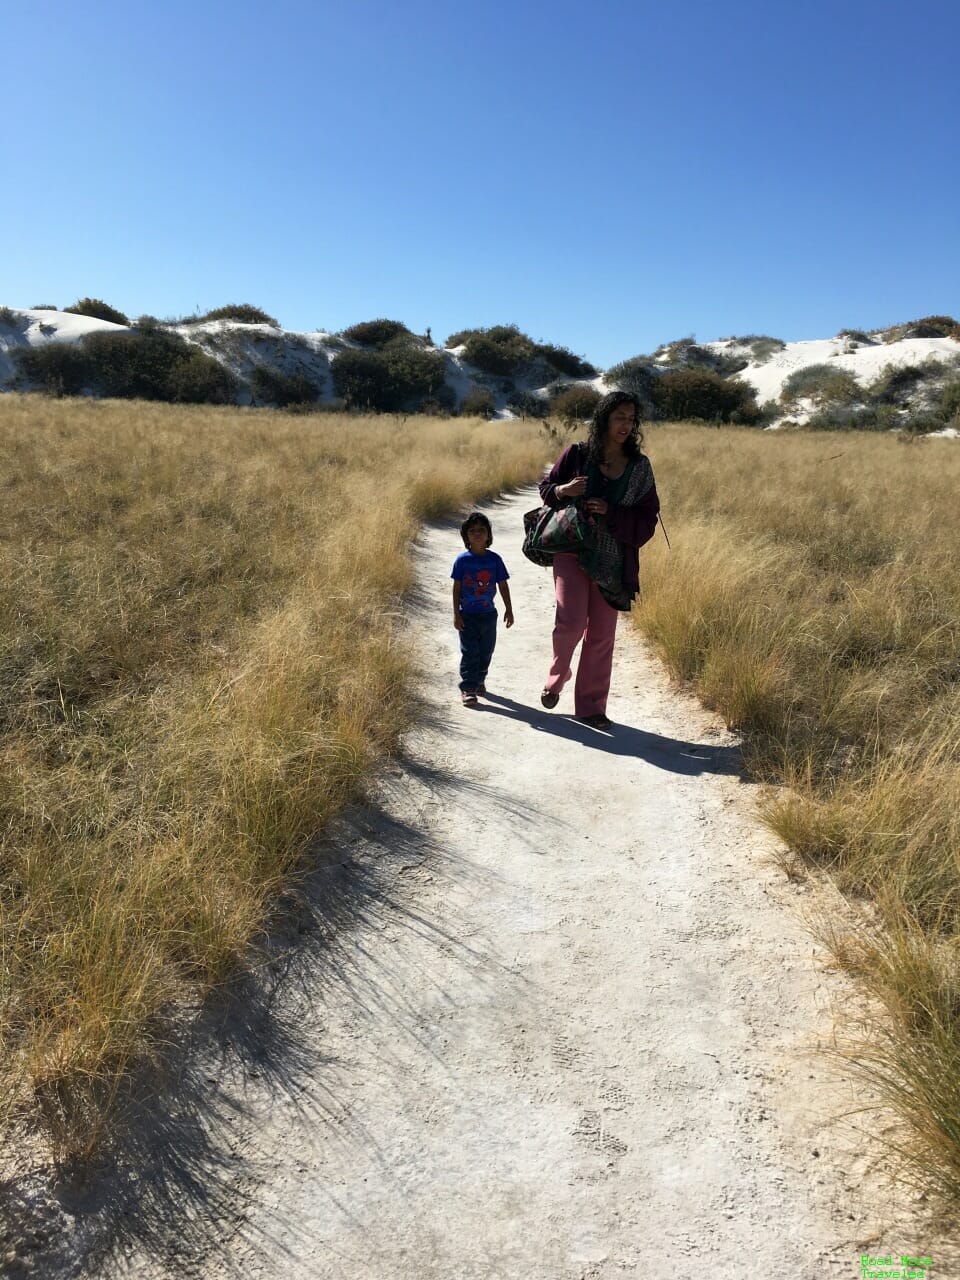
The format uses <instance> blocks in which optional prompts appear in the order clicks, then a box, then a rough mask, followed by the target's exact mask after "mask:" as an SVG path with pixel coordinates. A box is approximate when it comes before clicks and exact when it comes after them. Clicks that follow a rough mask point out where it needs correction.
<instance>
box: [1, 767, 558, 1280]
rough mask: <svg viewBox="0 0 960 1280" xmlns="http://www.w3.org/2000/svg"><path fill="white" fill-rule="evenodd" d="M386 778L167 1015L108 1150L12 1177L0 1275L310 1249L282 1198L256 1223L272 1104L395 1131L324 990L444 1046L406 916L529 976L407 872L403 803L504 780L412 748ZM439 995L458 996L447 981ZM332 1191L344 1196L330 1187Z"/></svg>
mask: <svg viewBox="0 0 960 1280" xmlns="http://www.w3.org/2000/svg"><path fill="white" fill-rule="evenodd" d="M375 786H376V789H377V792H378V798H381V799H382V803H379V804H368V805H363V806H356V807H355V808H354V809H352V810H351V811H349V812H348V813H346V814H344V815H342V816H341V818H340V819H338V820H336V821H335V822H334V823H333V824H332V825H331V827H330V828H329V830H328V832H327V834H326V835H325V836H324V838H323V839H322V840H320V841H318V842H317V845H316V847H315V848H314V850H313V851H312V853H311V857H310V863H311V867H310V869H309V870H307V871H305V872H304V874H303V875H302V876H301V878H300V880H299V882H298V884H297V886H296V888H295V889H294V890H292V891H290V892H288V893H287V894H286V895H285V897H284V898H283V900H282V901H281V902H280V903H279V904H278V908H277V911H276V913H275V917H274V923H273V926H272V929H271V931H270V932H269V934H268V936H267V937H266V938H265V939H264V940H263V941H262V943H261V945H260V947H259V948H258V950H257V952H256V953H255V954H254V955H253V957H252V961H251V964H252V966H253V967H252V969H251V971H249V972H247V973H246V974H244V975H242V976H240V977H238V978H237V979H235V980H234V981H233V982H231V983H229V984H227V985H225V986H224V987H223V988H221V989H220V990H219V991H217V992H215V993H214V994H213V995H212V996H211V997H210V998H208V999H207V1000H206V1001H205V1002H204V1004H203V1007H202V1009H200V1010H199V1011H196V1010H194V1011H193V1016H192V1018H191V1017H190V1015H189V1014H187V1015H184V1017H183V1018H182V1020H181V1023H180V1025H179V1028H178V1027H174V1028H173V1030H172V1032H171V1033H168V1038H169V1039H170V1040H171V1041H172V1042H173V1046H174V1047H173V1048H171V1050H170V1051H169V1052H168V1054H167V1055H166V1060H165V1063H164V1066H163V1068H162V1069H161V1071H160V1072H159V1073H157V1072H153V1073H152V1074H150V1075H146V1074H141V1075H140V1076H138V1077H135V1078H134V1079H133V1080H128V1081H127V1082H126V1084H125V1086H124V1089H125V1093H124V1096H123V1097H122V1098H121V1099H119V1100H118V1101H117V1104H116V1110H115V1112H114V1115H115V1117H116V1118H117V1120H118V1123H117V1125H116V1133H117V1136H116V1138H115V1140H114V1142H113V1143H112V1145H111V1147H110V1148H109V1150H107V1151H105V1152H104V1153H103V1155H102V1157H101V1159H100V1162H99V1163H98V1164H96V1165H94V1166H90V1165H85V1166H83V1167H77V1168H68V1167H63V1166H60V1167H55V1166H54V1165H52V1164H49V1165H47V1166H45V1167H42V1168H41V1167H34V1168H32V1169H30V1170H24V1171H23V1172H22V1173H21V1174H19V1175H17V1176H13V1177H9V1178H6V1179H3V1178H0V1243H2V1244H3V1251H4V1253H6V1264H5V1267H4V1268H2V1271H3V1274H4V1276H6V1275H8V1274H9V1275H10V1276H11V1277H18V1276H21V1275H22V1276H24V1277H26V1276H28V1275H41V1274H42V1275H43V1276H44V1277H48V1278H49V1280H65V1278H66V1277H68V1276H69V1277H75V1276H79V1275H88V1276H89V1275H93V1274H96V1275H97V1276H98V1277H104V1278H105V1277H119V1276H130V1275H137V1274H141V1273H142V1267H143V1265H144V1264H146V1265H147V1266H148V1267H149V1268H150V1270H149V1271H148V1274H150V1275H154V1274H160V1275H164V1276H166V1275H183V1274H196V1273H197V1271H198V1269H199V1268H200V1267H201V1265H202V1263H203V1261H204V1260H205V1259H206V1260H208V1261H209V1262H213V1261H214V1260H215V1262H216V1265H217V1267H218V1274H230V1275H233V1274H236V1275H240V1274H243V1272H244V1269H245V1265H246V1266H249V1265H250V1264H251V1263H254V1262H257V1261H258V1258H257V1255H258V1254H259V1253H260V1250H261V1249H262V1250H264V1255H263V1257H262V1258H261V1259H259V1261H262V1262H263V1264H264V1265H267V1255H266V1251H267V1250H269V1266H270V1267H271V1268H275V1267H276V1266H278V1265H282V1261H283V1259H284V1258H290V1259H291V1261H292V1260H294V1259H297V1258H299V1259H302V1258H303V1257H304V1256H308V1255H309V1252H310V1250H311V1249H312V1248H313V1247H314V1244H315V1242H311V1241H310V1240H309V1239H308V1238H307V1235H306V1232H307V1228H306V1225H305V1224H304V1225H301V1224H298V1223H297V1222H296V1221H292V1222H291V1220H290V1219H289V1217H287V1216H286V1215H285V1214H284V1213H283V1209H282V1206H278V1209H277V1211H276V1213H275V1214H274V1215H273V1216H272V1222H273V1229H272V1230H271V1231H270V1238H264V1236H263V1233H262V1228H263V1221H264V1215H263V1213H262V1209H263V1206H262V1204H260V1203H259V1201H260V1192H261V1186H262V1183H263V1180H264V1179H265V1177H267V1176H268V1175H269V1174H270V1172H271V1170H270V1169H264V1168H262V1167H257V1164H256V1142H255V1136H256V1132H257V1130H258V1128H259V1127H260V1126H262V1125H263V1124H264V1123H265V1120H264V1115H263V1112H264V1108H265V1107H268V1108H269V1107H271V1106H274V1105H282V1106H283V1108H284V1109H285V1110H286V1111H287V1112H288V1114H289V1115H290V1116H292V1117H299V1118H300V1119H301V1120H302V1124H303V1130H302V1132H303V1134H304V1142H305V1145H308V1146H309V1145H311V1144H310V1141H309V1138H308V1134H309V1133H310V1131H311V1129H315V1130H316V1132H317V1133H318V1134H322V1135H323V1140H324V1141H330V1142H332V1143H335V1144H338V1145H340V1146H342V1145H343V1144H344V1143H347V1144H350V1145H352V1146H356V1147H358V1148H362V1149H363V1151H364V1152H365V1154H366V1156H367V1158H369V1159H372V1160H373V1161H374V1162H378V1161H379V1160H380V1158H381V1157H380V1154H379V1153H380V1149H381V1146H382V1142H383V1138H382V1135H380V1134H376V1133H372V1132H370V1131H369V1130H367V1129H366V1128H365V1127H364V1123H363V1118H362V1117H358V1116H356V1115H354V1114H352V1113H350V1112H349V1110H347V1109H346V1108H345V1107H344V1105H343V1103H342V1099H343V1097H344V1096H346V1094H347V1092H348V1090H347V1083H348V1078H349V1073H350V1070H351V1067H350V1064H348V1063H344V1062H343V1061H340V1060H337V1059H334V1058H331V1057H329V1056H327V1055H325V1053H324V1039H323V1026H322V1025H321V1024H322V1021H323V1019H322V1010H323V1008H324V1007H325V1006H326V1007H333V1006H340V1007H343V1006H345V1005H349V1006H350V1008H351V1009H352V1010H353V1011H355V1012H356V1013H357V1014H358V1015H359V1014H362V1013H366V1014H368V1015H370V1016H372V1017H374V1018H375V1019H376V1020H377V1021H378V1022H380V1023H382V1024H386V1025H387V1026H388V1028H389V1034H388V1035H387V1036H386V1037H385V1041H386V1042H387V1043H389V1042H390V1041H391V1039H392V1040H394V1041H396V1039H398V1038H399V1037H405V1038H410V1037H412V1038H414V1039H416V1040H417V1042H418V1044H419V1045H420V1046H422V1049H423V1052H424V1053H430V1054H435V1049H434V1047H433V1046H432V1045H431V1044H429V1043H428V1042H427V1041H426V1039H425V1038H424V1035H423V1031H422V1028H421V1027H420V1025H419V1023H418V1021H417V1018H416V1014H415V1011H414V1009H413V1007H412V1006H411V1005H410V1003H409V999H408V995H407V990H408V986H407V985H406V984H405V981H404V980H402V979H401V978H400V976H399V975H398V973H397V972H396V970H395V968H394V966H393V962H392V949H391V948H390V947H389V946H388V947H377V946H376V945H375V944H376V942H377V940H378V937H379V935H381V933H383V931H385V930H386V931H389V933H390V934H392V935H394V936H397V935H399V934H401V933H402V932H403V931H409V932H412V933H414V934H416V935H417V936H418V938H419V939H420V940H421V942H425V943H426V946H427V953H428V955H429V954H438V953H441V952H442V953H443V955H444V956H445V958H446V960H447V962H448V963H449V961H450V960H451V959H453V960H455V961H456V962H457V963H458V964H460V965H462V966H463V967H464V968H467V969H469V970H470V972H471V974H472V975H474V977H475V978H476V977H477V974H478V972H479V971H480V970H481V968H482V970H483V972H484V973H486V974H487V977H486V979H480V980H486V981H489V982H490V984H491V986H495V985H499V984H500V983H502V982H504V981H510V982H514V983H516V982H518V981H519V982H524V981H525V979H523V978H522V977H520V976H518V975H517V973H516V972H514V971H512V970H511V969H509V968H508V966H507V965H506V964H503V963H502V962H501V961H500V960H499V959H498V957H496V956H491V954H490V950H489V947H487V946H486V945H485V944H484V945H483V946H482V949H480V948H479V947H478V945H477V944H475V943H472V942H471V940H470V938H469V937H466V936H464V933H465V931H464V930H462V929H461V930H459V931H458V930H457V928H456V924H455V923H454V922H452V921H451V920H450V919H448V918H446V917H444V916H442V915H437V916H436V917H435V918H430V917H428V916H427V915H425V914H424V913H423V911H422V909H421V908H420V907H419V906H418V902H417V897H418V895H417V894H416V892H413V893H410V892H409V891H408V890H407V888H406V883H405V879H403V878H401V877H404V876H405V875H406V874H408V873H412V876H413V878H414V879H415V878H416V876H417V875H418V874H422V871H421V869H423V871H427V872H428V871H429V869H430V867H431V866H432V865H434V863H435V861H436V858H437V853H438V849H437V846H436V845H435V843H434V842H433V841H432V839H431V837H430V836H429V834H427V833H425V832H424V830H422V829H420V825H419V822H418V824H417V825H413V824H408V823H407V822H405V821H402V820H399V819H398V818H396V817H395V816H393V815H392V812H391V810H393V811H396V810H397V809H399V808H400V807H401V805H400V804H398V803H397V800H398V798H399V797H404V798H406V799H407V800H408V799H409V797H410V795H411V794H413V795H415V796H417V797H419V799H420V801H421V803H422V805H423V807H424V809H425V810H429V809H430V808H431V807H432V806H435V805H445V804H450V803H453V796H454V794H455V795H456V799H457V803H459V804H461V805H462V804H463V803H468V804H469V803H475V804H478V805H481V804H483V805H486V804H489V803H499V802H502V800H503V797H499V796H498V795H496V794H495V793H493V792H492V791H491V789H490V788H486V787H485V786H484V785H483V784H482V783H472V782H470V781H469V780H467V781H465V780H464V779H463V778H461V777H460V776H458V775H454V774H449V775H448V774H446V773H444V772H443V771H441V770H439V769H436V768H433V767H429V766H428V767H424V766H422V765H420V764H417V763H416V762H411V761H409V760H407V761H404V762H403V764H402V768H393V769H392V770H391V771H389V772H388V773H386V774H385V775H384V776H382V777H381V778H380V779H378V780H376V781H375ZM403 807H404V809H406V808H408V807H409V804H408V803H406V804H404V805H403ZM511 820H512V821H513V822H516V823H521V824H529V826H530V828H531V830H530V833H529V838H530V840H531V842H533V841H534V840H535V839H536V838H537V832H539V834H540V836H541V837H542V833H543V823H544V822H546V823H547V825H548V826H549V825H550V819H549V818H547V819H544V818H543V817H542V816H541V815H537V814H531V813H529V812H520V811H518V812H516V813H513V814H512V816H511ZM443 856H444V860H445V863H446V864H447V865H448V866H450V865H451V860H452V867H453V874H454V875H456V876H457V877H459V878H460V879H461V880H463V879H466V878H473V879H475V880H477V881H478V884H477V891H478V892H486V891H489V892H495V891H496V885H495V883H494V881H495V880H496V879H497V873H496V872H491V871H488V870H486V869H482V868H479V867H478V866H476V865H475V864H473V863H471V862H469V861H468V860H466V859H459V860H458V859H457V858H456V857H455V856H454V855H453V854H452V853H451V851H450V850H448V849H445V850H444V854H443ZM371 942H373V944H374V945H373V946H371V945H370V944H371ZM481 962H482V964H481ZM439 967H440V966H439V965H437V966H431V965H430V964H429V963H428V964H425V965H424V968H423V972H422V975H421V977H420V979H418V981H419V984H420V987H421V989H422V987H423V985H424V984H427V985H429V984H431V983H435V979H434V977H433V976H432V968H439ZM491 996H492V993H491ZM436 997H437V999H438V1000H447V1001H449V1000H450V999H451V997H450V995H449V993H447V992H445V991H443V990H441V989H440V988H439V986H438V988H437V991H436ZM386 1052H387V1053H389V1050H387V1051H386ZM385 1065H386V1064H385ZM293 1123H294V1124H295V1123H296V1120H295V1119H294V1121H293ZM315 1142H316V1139H314V1140H313V1145H315ZM251 1152H252V1153H253V1159H252V1160H251ZM328 1193H329V1195H330V1196H331V1198H333V1199H335V1198H336V1190H335V1188H332V1187H331V1188H329V1189H328ZM255 1204H256V1205H257V1207H258V1210H259V1211H260V1213H259V1216H258V1229H259V1230H260V1232H261V1236H260V1238H259V1242H257V1241H251V1240H245V1241H244V1243H243V1245H242V1248H241V1249H238V1248H237V1244H238V1241H237V1237H238V1235H240V1234H242V1232H243V1225H244V1222H245V1219H246V1218H247V1216H248V1215H249V1214H250V1212H251V1210H252V1208H253V1206H254V1205H255ZM343 1208H344V1207H343V1206H341V1210H343ZM11 1250H12V1252H8V1251H11ZM241 1253H242V1257H241ZM0 1256H2V1255H0ZM13 1258H15V1259H16V1260H15V1261H13V1260H12V1259H13Z"/></svg>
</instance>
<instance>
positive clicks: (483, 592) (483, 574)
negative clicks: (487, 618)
mask: <svg viewBox="0 0 960 1280" xmlns="http://www.w3.org/2000/svg"><path fill="white" fill-rule="evenodd" d="M450 577H451V578H456V579H457V580H458V581H459V582H460V583H461V587H460V612H461V613H491V612H493V602H494V599H495V597H496V594H497V583H498V582H506V580H507V578H509V577H510V575H509V573H507V566H506V565H505V564H504V563H503V561H502V560H501V559H500V557H499V556H498V555H497V553H496V552H495V551H485V552H484V553H483V555H482V556H475V555H474V554H473V552H472V551H461V552H460V554H459V555H458V556H457V558H456V560H454V562H453V572H452V573H451V574H450Z"/></svg>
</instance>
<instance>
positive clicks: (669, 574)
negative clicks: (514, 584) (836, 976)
mask: <svg viewBox="0 0 960 1280" xmlns="http://www.w3.org/2000/svg"><path fill="white" fill-rule="evenodd" d="M649 447H650V451H651V456H652V458H653V461H654V466H655V469H656V472H657V479H658V486H659V487H660V489H661V490H662V493H663V498H664V509H665V515H666V518H667V522H668V527H669V530H670V534H671V541H672V542H673V551H672V552H669V551H667V550H666V549H665V548H664V546H663V543H662V541H661V540H657V541H655V542H654V543H653V544H652V545H651V549H650V551H649V552H648V553H646V555H645V558H644V600H643V607H642V609H641V610H639V611H638V612H637V614H636V621H637V623H638V624H639V625H640V626H641V627H642V629H643V630H644V632H645V633H646V634H647V635H648V636H649V637H650V638H651V639H652V640H653V641H654V643H655V645H656V647H657V648H658V649H659V651H660V653H661V654H662V655H663V657H664V658H665V660H666V662H667V664H668V665H669V667H670V669H671V670H672V671H673V672H674V673H675V674H676V675H678V676H680V677H682V678H683V679H685V680H690V681H693V682H694V683H695V685H696V687H697V689H698V691H699V693H700V695H701V697H702V698H703V700H704V701H705V702H706V703H707V704H708V705H711V706H714V707H716V708H717V709H718V710H719V711H720V712H721V713H722V714H723V716H724V717H725V719H726V721H727V723H728V724H729V725H730V726H731V727H734V728H736V729H738V730H741V731H742V732H743V734H744V736H745V746H746V753H747V758H748V763H749V765H750V767H751V769H752V771H753V773H754V774H755V776H758V777H760V778H763V779H766V780H769V781H774V782H786V783H788V784H789V786H790V790H789V791H788V792H779V793H776V794H771V795H770V796H769V797H768V799H767V800H766V802H765V805H764V815H765V817H766V820H767V822H768V823H769V824H770V826H771V827H772V828H773V829H774V830H775V831H777V832H778V833H779V834H780V835H781V836H782V837H783V838H784V839H785V840H786V841H787V843H788V844H789V845H790V846H791V848H792V849H793V850H794V851H795V855H796V856H797V857H798V858H801V859H802V858H807V859H811V860H814V861H816V862H818V863H820V864H821V865H824V866H826V867H828V868H829V869H830V871H831V874H832V875H833V876H834V877H835V878H836V880H837V882H838V884H839V886H840V887H841V888H842V889H843V890H845V891H846V892H848V893H853V894H860V895H868V896H869V897H870V898H872V899H873V900H874V901H875V903H876V904H877V906H878V908H879V911H880V917H881V920H882V921H883V927H882V928H881V929H880V931H879V933H877V935H876V936H871V937H870V939H869V941H867V940H864V939H859V940H856V939H848V940H846V941H845V942H838V943H837V945H836V946H835V948H834V949H835V953H836V954H837V958H838V960H839V961H840V962H842V963H844V964H846V966H847V967H848V968H851V969H853V970H854V971H855V972H857V973H858V974H859V975H860V976H861V978H863V979H864V981H865V982H867V984H868V986H869V987H870V989H871V990H872V991H873V992H874V993H875V994H876V995H877V996H879V997H880V999H881V1000H882V1002H883V1004H884V1006H885V1008H886V1011H887V1015H888V1020H887V1021H886V1022H885V1023H884V1024H883V1025H882V1026H881V1025H877V1026H876V1027H875V1028H874V1041H875V1046H882V1049H875V1050H871V1049H870V1048H869V1047H868V1046H866V1045H862V1046H861V1047H860V1050H859V1051H858V1053H857V1055H856V1057H857V1061H858V1062H859V1063H860V1065H861V1066H862V1067H863V1068H864V1069H865V1070H869V1071H871V1073H872V1074H873V1075H874V1076H875V1077H876V1078H878V1079H880V1080H881V1082H882V1083H884V1085H885V1089H886V1096H887V1098H888V1099H889V1100H890V1101H891V1103H892V1105H894V1106H895V1107H896V1108H897V1110H898V1111H899V1112H900V1114H901V1115H902V1116H903V1117H904V1119H905V1120H907V1121H908V1123H909V1125H910V1126H911V1129H912V1131H913V1132H914V1134H915V1135H916V1136H917V1144H916V1146H914V1147H912V1148H911V1149H910V1155H911V1159H912V1160H913V1161H914V1163H915V1165H916V1168H917V1169H918V1170H919V1171H921V1172H922V1174H923V1176H925V1177H927V1178H929V1179H930V1180H931V1181H933V1182H935V1183H936V1184H937V1185H938V1186H939V1188H940V1189H941V1190H947V1191H948V1192H949V1194H951V1195H952V1196H953V1197H960V1071H958V1065H960V976H958V975H960V966H958V961H960V558H958V556H957V532H958V530H957V515H956V502H957V494H958V492H960V450H958V449H957V448H956V447H955V445H954V444H953V442H950V441H928V442H925V443H923V444H922V445H918V444H913V445H909V446H905V445H904V444H902V443H901V442H899V441H898V440H897V439H896V438H895V437H892V436H877V435H873V434H853V433H851V434H849V435H844V436H843V437H842V438H838V437H836V436H830V437H824V436H816V435H812V434H811V435H803V434H798V435H793V436H784V435H779V434H771V433H757V432H751V431H746V430H735V429H733V428H730V429H724V430H723V431H720V432H718V431H716V430H712V429H709V428H698V427H693V426H663V427H659V428H655V429H654V430H653V431H652V432H651V434H650V443H649ZM894 1047H895V1048H896V1051H895V1052H894Z"/></svg>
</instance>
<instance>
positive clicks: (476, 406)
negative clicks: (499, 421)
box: [454, 344, 497, 418]
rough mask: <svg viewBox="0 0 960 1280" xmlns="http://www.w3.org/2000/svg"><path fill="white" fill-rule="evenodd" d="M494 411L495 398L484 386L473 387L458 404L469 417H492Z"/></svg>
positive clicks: (495, 406)
mask: <svg viewBox="0 0 960 1280" xmlns="http://www.w3.org/2000/svg"><path fill="white" fill-rule="evenodd" d="M454 345H457V344H454ZM496 411H497V401H496V398H495V396H494V394H493V392H492V391H489V390H488V389H487V388H486V387H473V388H472V389H471V390H470V391H468V392H467V394H466V395H465V396H464V397H463V400H462V402H461V404H460V412H461V413H463V414H466V415H468V416H469V417H471V418H473V417H477V418H492V417H493V415H494V414H495V413H496Z"/></svg>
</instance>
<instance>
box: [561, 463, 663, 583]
mask: <svg viewBox="0 0 960 1280" xmlns="http://www.w3.org/2000/svg"><path fill="white" fill-rule="evenodd" d="M586 474H587V446H586V444H584V443H582V442H577V443H576V444H571V445H569V446H568V447H567V448H566V449H564V451H563V453H561V455H560V457H559V458H558V459H557V460H556V462H555V463H554V464H553V466H552V467H551V469H550V470H549V471H548V472H547V474H546V475H545V476H544V477H543V479H542V480H541V481H540V497H541V498H542V499H543V501H544V502H545V503H546V505H547V506H548V507H553V508H554V510H557V509H558V508H560V507H562V506H565V505H566V504H565V503H564V500H563V498H559V497H557V485H558V484H566V483H567V481H568V480H572V479H573V478H574V477H575V476H585V475H586ZM659 510H660V499H659V497H658V496H657V486H656V482H654V483H653V484H652V485H651V487H650V488H649V489H648V490H647V492H646V493H645V494H644V495H643V497H642V498H641V499H640V501H639V502H638V503H637V504H636V506H632V507H624V506H621V505H620V504H619V503H610V506H609V509H608V511H607V515H606V521H607V528H608V529H609V530H610V532H611V533H612V534H613V536H614V537H615V538H616V540H617V541H618V542H619V543H620V545H621V547H622V549H623V585H624V586H625V587H626V589H627V591H628V592H629V593H630V594H631V595H635V594H636V593H637V592H638V591H639V590H640V556H639V554H638V552H639V548H640V547H642V546H643V544H644V543H645V542H649V541H650V539H651V538H652V537H653V535H654V534H655V533H656V531H657V513H658V512H659ZM599 518H601V519H602V518H603V517H599Z"/></svg>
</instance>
